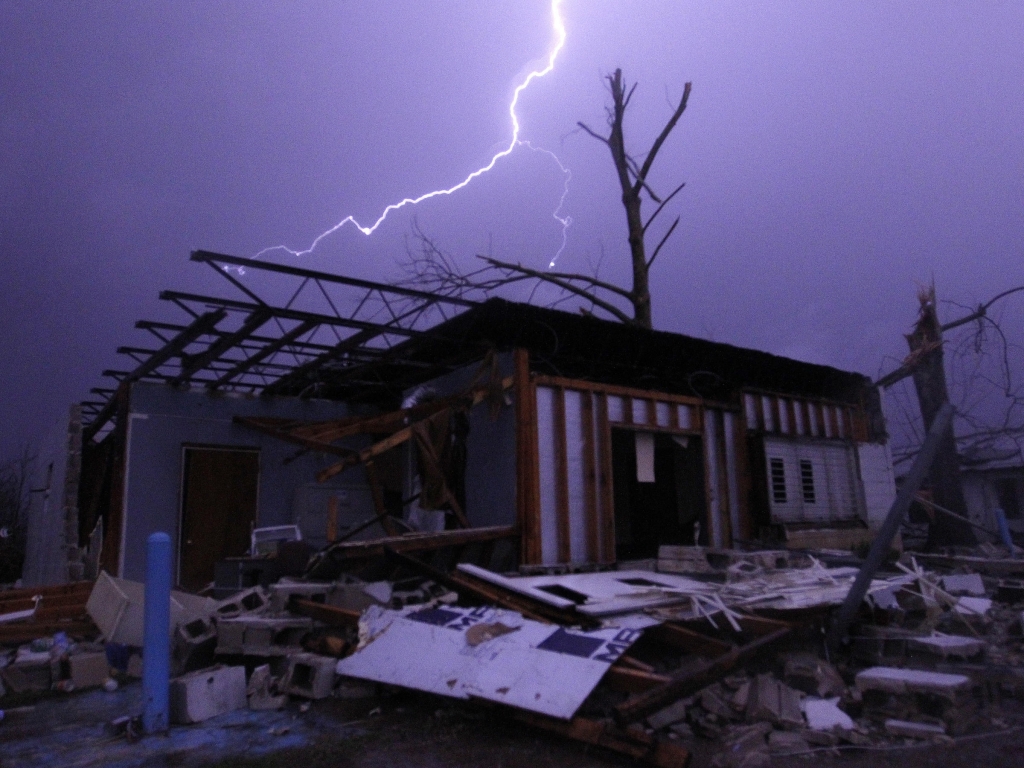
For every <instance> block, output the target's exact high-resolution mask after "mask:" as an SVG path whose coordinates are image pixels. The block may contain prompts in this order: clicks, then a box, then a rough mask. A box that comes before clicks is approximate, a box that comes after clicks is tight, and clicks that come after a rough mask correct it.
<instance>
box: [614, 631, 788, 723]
mask: <svg viewBox="0 0 1024 768" xmlns="http://www.w3.org/2000/svg"><path fill="white" fill-rule="evenodd" d="M790 631H791V630H790V628H789V627H788V626H787V627H785V628H782V629H777V630H775V631H774V632H770V633H768V634H767V635H762V636H761V637H758V638H757V639H755V640H753V641H751V642H749V643H747V644H746V645H743V646H741V647H739V648H734V649H733V650H731V651H729V652H728V653H726V654H723V655H722V656H719V657H718V658H716V659H713V660H711V661H707V662H705V663H703V664H700V665H698V666H697V667H696V668H693V669H689V670H687V671H686V672H685V673H683V674H682V675H679V676H673V677H672V680H671V681H670V682H667V683H664V684H663V685H660V686H658V687H657V688H652V689H650V690H648V691H645V692H644V693H640V694H637V695H635V696H631V697H630V698H628V699H627V700H626V701H624V702H622V703H621V704H619V705H618V706H616V707H615V708H614V710H613V714H614V716H615V719H616V721H617V722H618V723H619V724H620V725H621V724H625V723H632V722H635V721H637V720H639V719H641V718H643V717H646V716H647V715H649V714H651V713H652V712H656V711H657V710H659V709H661V708H662V707H664V706H667V705H668V704H670V703H672V702H673V701H676V700H677V699H680V698H682V697H684V696H688V695H690V694H691V693H695V692H697V691H699V690H700V689H701V688H704V687H705V686H707V685H710V684H711V683H713V682H715V680H718V679H719V678H721V677H723V676H724V675H726V674H728V673H729V672H730V671H731V670H732V669H733V668H735V667H736V666H737V665H738V664H740V663H741V662H743V661H746V660H747V659H749V658H751V657H753V656H754V655H755V654H757V653H758V652H759V651H760V650H761V649H763V648H768V647H770V646H772V645H773V644H775V643H777V642H779V641H781V640H782V639H783V638H784V637H786V635H788V634H789V632H790Z"/></svg>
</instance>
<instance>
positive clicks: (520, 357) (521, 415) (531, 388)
mask: <svg viewBox="0 0 1024 768" xmlns="http://www.w3.org/2000/svg"><path fill="white" fill-rule="evenodd" d="M512 357H513V361H514V364H515V377H514V378H515V398H516V517H517V519H518V522H519V526H520V530H521V531H522V542H521V543H522V546H521V547H520V559H521V561H522V562H523V563H524V564H533V563H539V562H541V560H542V554H541V541H540V459H539V451H538V446H537V391H536V386H535V385H534V383H533V382H532V381H531V379H530V354H529V352H528V351H527V350H525V349H522V348H517V349H516V350H515V351H514V352H513V354H512Z"/></svg>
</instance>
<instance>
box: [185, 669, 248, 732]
mask: <svg viewBox="0 0 1024 768" xmlns="http://www.w3.org/2000/svg"><path fill="white" fill-rule="evenodd" d="M246 705H247V698H246V684H245V667H211V668H210V669H202V670H198V671H196V672H189V673H187V674H184V675H182V676H180V677H177V678H175V679H174V680H172V681H171V691H170V716H171V722H175V723H200V722H202V721H204V720H209V719H210V718H211V717H216V716H217V715H222V714H224V713H225V712H231V711H232V710H235V709H241V708H242V707H245V706H246Z"/></svg>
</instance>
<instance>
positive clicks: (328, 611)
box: [288, 597, 360, 627]
mask: <svg viewBox="0 0 1024 768" xmlns="http://www.w3.org/2000/svg"><path fill="white" fill-rule="evenodd" d="M288 610H289V611H290V612H291V613H297V614H299V615H300V616H309V617H310V618H311V619H315V620H316V621H320V622H323V623H324V624H326V625H328V626H330V627H357V626H359V616H360V612H359V611H352V610H349V609H347V608H337V607H335V606H333V605H324V604H323V603H314V602H313V601H312V600H303V599H301V598H298V597H293V598H292V599H291V600H289V601H288Z"/></svg>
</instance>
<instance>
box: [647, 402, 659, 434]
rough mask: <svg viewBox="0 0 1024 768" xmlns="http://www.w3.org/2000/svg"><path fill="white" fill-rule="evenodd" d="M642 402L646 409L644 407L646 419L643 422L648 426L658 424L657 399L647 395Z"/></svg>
mask: <svg viewBox="0 0 1024 768" xmlns="http://www.w3.org/2000/svg"><path fill="white" fill-rule="evenodd" d="M644 402H645V403H646V404H647V409H646V414H647V421H645V422H644V423H645V424H647V425H648V426H651V427H656V426H658V405H657V401H656V400H654V399H653V398H650V397H649V398H647V399H646V400H645V401H644Z"/></svg>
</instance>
